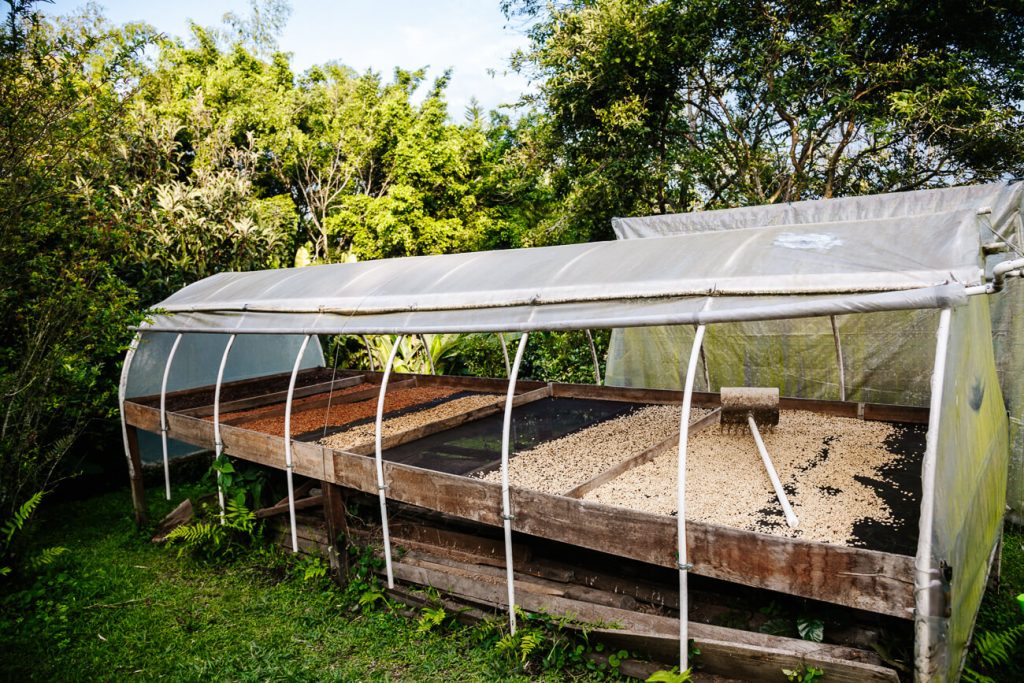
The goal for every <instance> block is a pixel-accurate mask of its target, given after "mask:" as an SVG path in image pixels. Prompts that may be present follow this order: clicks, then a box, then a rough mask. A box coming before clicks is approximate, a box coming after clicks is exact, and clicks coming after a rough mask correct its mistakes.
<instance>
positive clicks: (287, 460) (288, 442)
mask: <svg viewBox="0 0 1024 683" xmlns="http://www.w3.org/2000/svg"><path fill="white" fill-rule="evenodd" d="M311 338H312V335H309V334H307V335H306V336H305V337H303V339H302V345H301V346H299V353H298V355H296V356H295V365H293V366H292V376H291V378H290V379H289V380H288V397H287V398H286V399H285V404H284V466H285V470H284V474H285V478H286V479H287V481H288V521H289V522H290V524H291V528H292V529H291V530H292V552H293V553H297V552H299V532H298V529H297V528H296V526H295V483H294V480H293V477H292V469H294V467H293V466H292V398H293V397H294V396H295V379H296V377H298V376H299V366H300V365H302V357H303V356H304V355H306V347H307V346H309V340H310V339H311ZM332 387H333V383H332Z"/></svg>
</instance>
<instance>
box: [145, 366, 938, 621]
mask: <svg viewBox="0 0 1024 683" xmlns="http://www.w3.org/2000/svg"><path fill="white" fill-rule="evenodd" d="M304 372H305V373H313V372H320V373H322V370H320V371H304ZM316 377H320V378H322V374H321V375H318V376H316ZM316 377H314V379H316ZM266 380H267V378H260V379H257V380H247V381H242V382H233V383H231V391H232V395H233V396H240V395H244V393H245V387H246V385H247V384H252V385H253V386H266ZM380 380H381V375H380V373H370V372H367V373H354V372H347V373H342V372H339V373H338V375H337V377H336V378H335V379H334V381H333V382H331V381H327V382H323V381H313V380H310V379H309V378H308V377H307V378H306V381H305V382H303V375H302V374H300V385H301V384H306V385H307V386H303V387H302V388H301V389H298V390H297V391H296V396H303V397H315V396H316V395H317V394H324V393H325V392H328V391H329V390H330V389H331V387H332V386H333V387H334V389H335V390H338V389H342V388H347V387H355V386H357V385H358V384H360V383H363V382H369V383H371V384H378V385H379V383H380ZM393 381H394V382H396V383H397V382H405V383H406V384H405V385H404V386H420V387H431V386H433V387H446V388H452V389H459V390H467V391H475V392H485V393H496V394H504V392H505V391H506V389H507V383H506V382H505V381H503V380H491V379H478V378H468V377H448V376H438V377H435V376H426V375H404V376H398V377H395V378H394V379H393ZM225 386H228V385H225ZM517 388H518V394H517V396H516V398H515V403H516V404H517V405H525V404H527V403H530V402H533V401H537V400H540V399H543V398H547V397H571V398H585V399H597V400H603V401H626V402H634V403H647V404H678V403H680V402H681V398H682V396H681V392H675V391H664V390H650V389H627V388H617V387H599V386H592V385H571V384H544V383H540V382H530V381H521V382H519V383H518V387H517ZM208 390H209V388H205V389H196V390H193V391H192V392H176V394H169V395H168V396H169V400H168V404H169V405H173V404H174V401H175V399H182V397H181V396H179V395H185V394H189V393H198V392H202V391H208ZM282 394H283V392H280V391H275V392H272V393H269V394H263V395H255V396H244V397H242V398H235V399H234V400H233V401H232V402H231V403H229V404H225V405H222V407H221V411H222V413H226V412H229V411H231V410H242V409H251V408H255V407H260V406H273V405H274V404H280V403H282V401H283V398H284V397H283V395H282ZM184 398H186V399H187V396H186V397H184ZM153 399H154V397H145V398H142V399H131V400H129V401H127V402H126V404H125V419H126V421H127V424H128V437H129V451H130V457H131V458H132V459H133V461H134V463H135V467H134V469H135V472H136V473H137V474H138V476H137V477H136V478H134V479H133V481H132V492H133V500H134V503H135V509H136V518H137V520H138V521H139V522H140V523H141V522H142V521H143V520H144V519H145V504H144V494H143V488H142V480H141V471H142V470H141V466H140V458H139V450H138V439H137V436H136V430H137V429H143V430H147V431H151V432H159V429H160V413H159V408H158V407H157V406H158V402H154V400H153ZM182 400H184V399H182ZM311 400H314V401H316V400H319V399H315V398H312V399H311ZM717 401H718V396H717V394H710V393H695V394H694V397H693V403H694V405H695V406H703V407H708V408H711V407H714V406H716V405H717ZM185 402H187V401H185ZM503 404H504V397H503V396H500V397H497V398H496V400H495V401H494V403H493V404H489V405H486V406H484V407H483V408H477V409H475V410H472V411H469V412H467V413H464V414H460V415H455V416H452V417H448V418H446V419H444V420H440V421H437V422H433V423H429V424H426V425H422V426H420V427H417V428H416V429H411V430H408V431H405V432H401V433H395V434H387V433H386V434H385V438H384V443H383V447H384V449H385V450H386V449H389V448H394V447H396V446H399V445H401V444H405V443H409V442H411V441H414V440H417V439H420V438H423V437H424V436H427V435H430V434H434V433H437V432H440V431H443V430H446V429H450V428H452V427H455V426H458V425H460V424H464V423H466V422H468V421H471V420H476V419H479V418H482V417H486V416H488V415H494V414H496V413H499V412H500V411H501V410H502V409H503ZM781 407H782V408H783V409H796V410H809V411H814V412H819V413H825V414H830V415H837V416H842V417H851V418H860V419H865V420H881V421H892V422H910V423H926V422H927V410H924V409H919V408H910V407H902V406H884V405H874V404H862V403H849V402H838V401H815V400H802V399H785V398H784V399H782V402H781ZM282 410H283V406H282ZM211 412H212V410H211V409H210V408H209V407H208V406H193V407H190V408H188V409H184V410H180V411H173V410H169V411H168V416H167V420H168V429H169V432H168V436H169V437H171V438H174V439H178V440H180V441H184V442H187V443H190V444H193V445H196V446H199V447H204V448H209V449H212V448H213V445H214V436H213V424H212V423H211V422H210V421H209V419H204V418H205V417H206V416H208V415H209V414H210V413H211ZM221 436H222V440H223V442H224V449H225V453H227V454H228V455H230V456H232V457H237V458H241V459H244V460H248V461H251V462H254V463H258V464H261V465H266V466H269V467H274V468H277V469H284V463H285V461H284V443H283V439H282V438H281V437H276V436H272V435H269V434H264V433H260V432H255V431H251V430H249V429H246V428H245V427H244V425H231V424H222V427H221ZM663 446H664V444H659V448H661V447H663ZM664 447H670V445H669V446H664ZM292 452H293V463H294V472H295V474H297V475H301V476H305V477H309V478H311V479H314V480H316V481H318V482H322V485H323V488H324V493H323V496H324V502H325V503H328V504H327V505H326V507H328V508H331V507H333V508H334V509H335V511H334V512H331V510H328V511H327V517H328V521H329V522H330V521H331V519H332V517H333V519H334V522H333V526H334V527H335V528H336V530H338V529H337V527H338V525H340V524H343V523H344V520H342V519H339V516H338V513H337V511H336V509H337V507H338V505H337V503H336V502H335V503H334V504H333V506H332V505H330V504H329V503H330V499H332V498H333V497H334V496H335V493H336V489H342V490H343V489H351V490H354V491H358V492H362V493H368V494H373V495H376V493H377V481H376V473H375V469H374V460H373V456H372V453H373V448H372V445H369V446H362V445H361V446H360V447H358V448H355V449H353V452H346V451H340V450H335V449H331V448H327V447H325V446H322V445H319V444H315V443H309V442H305V441H299V440H293V445H292ZM651 457H653V456H652V453H624V454H623V462H627V463H628V464H626V465H619V466H617V468H618V469H619V470H621V468H622V467H629V466H632V465H633V464H636V463H637V462H643V461H644V460H646V459H649V458H651ZM384 470H385V479H386V481H387V485H388V489H387V491H388V498H389V499H390V500H392V501H394V502H397V503H403V504H408V505H412V506H417V507H419V508H423V509H425V510H429V511H435V512H437V513H443V514H445V515H448V516H451V517H453V518H457V519H461V520H465V521H467V522H471V523H476V524H482V525H485V526H489V527H501V525H502V518H501V509H502V507H501V488H500V485H498V484H496V483H491V482H487V481H483V480H480V479H474V478H467V477H464V476H457V475H452V474H446V473H443V472H437V471H431V470H426V469H422V468H419V467H414V466H411V465H406V464H402V463H397V462H385V463H384ZM613 474H614V472H608V473H604V474H602V475H600V476H599V477H597V478H595V479H596V481H591V482H586V483H585V484H583V485H581V486H579V487H577V488H576V489H575V490H573V491H572V492H569V493H570V494H571V495H553V494H546V493H540V492H537V491H531V490H527V489H522V488H516V487H512V491H511V499H512V509H513V511H514V515H515V517H514V519H513V522H512V525H513V529H514V531H516V532H518V533H519V534H528V535H531V536H535V537H538V538H541V539H548V540H551V541H555V542H560V543H566V544H569V545H572V546H578V547H582V548H587V549H590V550H596V551H600V552H605V553H611V554H613V555H616V556H619V557H623V558H628V559H630V560H637V561H640V562H645V563H649V564H652V565H657V566H660V567H668V568H674V567H675V562H676V520H675V519H674V518H673V517H669V516H664V515H654V514H649V513H643V512H638V511H633V510H628V509H624V508H620V507H614V506H610V505H604V504H600V503H596V502H592V501H586V500H581V499H580V496H582V495H583V494H584V493H585V492H586V491H588V490H590V489H592V488H594V487H595V486H597V485H598V484H599V483H601V482H602V481H606V480H607V479H608V478H610V477H611V476H613ZM333 535H337V534H336V533H335V534H333ZM687 547H688V549H689V556H690V558H691V559H692V561H693V562H694V567H693V570H692V573H694V574H697V575H701V576H706V577H710V578H713V579H720V580H724V581H729V582H734V583H738V584H743V585H746V586H751V587H755V588H763V589H769V590H773V591H779V592H782V593H787V594H790V595H794V596H799V597H804V598H810V599H813V600H820V601H824V602H829V603H833V604H837V605H842V606H845V607H850V608H855V609H860V610H866V611H869V612H874V613H877V614H883V615H888V616H894V617H898V618H900V619H911V618H912V616H913V608H914V595H913V585H914V567H913V565H914V558H913V557H909V556H904V555H897V554H893V553H885V552H879V551H874V550H868V549H863V548H851V547H843V546H837V545H828V544H824V543H816V542H812V541H806V540H801V539H789V538H783V537H778V536H771V535H767V534H761V533H755V532H751V531H743V530H739V529H734V528H729V527H724V526H717V525H712V524H704V523H700V522H694V521H688V523H687ZM402 571H405V570H404V569H403V570H402ZM417 575H422V576H421V577H420V578H425V577H426V575H425V574H423V572H419V573H418V574H417ZM402 576H403V575H401V574H399V578H402ZM411 576H412V574H410V577H411ZM433 578H437V577H433ZM413 581H414V582H417V581H416V580H415V579H413ZM499 592H500V591H499Z"/></svg>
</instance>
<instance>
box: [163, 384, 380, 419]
mask: <svg viewBox="0 0 1024 683" xmlns="http://www.w3.org/2000/svg"><path fill="white" fill-rule="evenodd" d="M362 383H363V376H362V375H352V376H350V377H342V378H340V379H336V380H334V381H333V382H321V383H319V384H310V385H308V386H304V387H295V392H294V394H293V396H294V397H295V398H303V397H305V396H314V395H316V394H323V393H327V392H330V391H333V390H334V389H345V388H347V387H354V386H356V385H359V384H362ZM287 397H288V390H287V389H286V390H284V391H275V392H272V393H269V394H261V395H259V396H253V397H251V398H240V399H238V400H236V401H226V402H224V403H221V404H220V412H221V414H222V415H225V414H227V413H231V412H237V411H239V410H249V409H251V408H259V407H261V406H266V405H270V404H272V403H277V402H279V401H284V400H285V399H286V398H287ZM178 412H180V413H181V414H182V415H190V416H192V417H209V416H210V415H213V406H212V405H209V406H199V407H198V408H189V409H187V410H181V411H178Z"/></svg>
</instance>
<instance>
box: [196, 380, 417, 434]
mask: <svg viewBox="0 0 1024 683" xmlns="http://www.w3.org/2000/svg"><path fill="white" fill-rule="evenodd" d="M359 380H360V381H358V382H356V383H355V384H363V383H364V382H363V381H362V377H360V378H359ZM339 381H340V380H339ZM346 386H355V385H346ZM414 386H416V380H415V379H406V380H402V381H401V382H393V383H392V382H389V383H388V391H391V390H392V389H403V388H408V387H414ZM295 391H296V394H295V395H296V397H298V389H296V390H295ZM320 393H325V392H323V391H317V392H310V394H309V395H314V394H320ZM287 396H288V392H284V394H283V395H282V396H281V401H284V400H285V399H286V398H287ZM378 396H380V388H379V387H373V388H370V389H363V390H362V391H356V392H353V393H351V394H344V395H342V396H332V395H330V394H328V395H327V396H324V397H323V398H319V399H315V400H312V401H306V402H304V403H302V404H300V405H297V406H296V405H293V406H292V415H297V414H299V413H303V412H306V411H307V410H317V409H318V408H326V407H327V406H328V405H337V404H342V403H356V402H358V401H366V400H368V399H376V398H377V397H378ZM238 410H241V409H238ZM220 412H221V417H222V419H221V424H231V425H243V424H247V423H249V422H255V421H257V420H263V419H266V418H268V417H281V416H283V415H284V414H285V404H284V403H283V402H282V403H281V405H279V406H276V407H275V408H273V409H271V410H263V411H260V412H259V413H256V414H254V415H241V416H236V417H232V416H231V415H227V414H226V413H227V411H225V410H224V409H223V408H222V409H221V411H220ZM182 414H188V413H187V411H182ZM207 414H208V415H212V414H213V411H212V410H211V411H209V413H207Z"/></svg>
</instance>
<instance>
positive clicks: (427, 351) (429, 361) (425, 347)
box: [420, 334, 437, 375]
mask: <svg viewBox="0 0 1024 683" xmlns="http://www.w3.org/2000/svg"><path fill="white" fill-rule="evenodd" d="M420 342H422V343H423V353H425V354H427V365H429V366H430V374H431V375H436V374H437V371H436V370H434V356H433V355H432V354H431V353H430V347H429V346H428V345H427V335H425V334H421V335H420Z"/></svg>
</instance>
